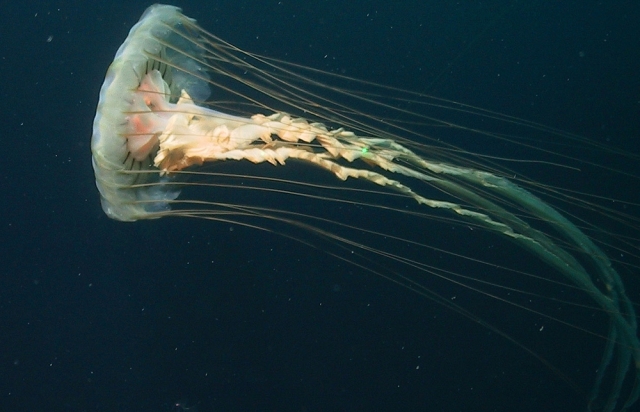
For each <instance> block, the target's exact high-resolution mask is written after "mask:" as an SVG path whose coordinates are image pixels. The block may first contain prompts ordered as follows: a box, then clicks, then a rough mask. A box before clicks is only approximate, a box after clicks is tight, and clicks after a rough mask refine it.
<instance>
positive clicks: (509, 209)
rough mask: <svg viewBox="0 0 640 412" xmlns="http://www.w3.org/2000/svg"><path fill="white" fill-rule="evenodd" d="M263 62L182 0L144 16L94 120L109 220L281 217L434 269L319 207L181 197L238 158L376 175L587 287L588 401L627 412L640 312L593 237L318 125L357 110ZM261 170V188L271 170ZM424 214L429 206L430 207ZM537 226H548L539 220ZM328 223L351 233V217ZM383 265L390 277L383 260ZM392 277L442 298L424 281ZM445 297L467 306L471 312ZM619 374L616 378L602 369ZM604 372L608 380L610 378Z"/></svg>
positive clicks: (482, 182)
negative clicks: (307, 89) (598, 320)
mask: <svg viewBox="0 0 640 412" xmlns="http://www.w3.org/2000/svg"><path fill="white" fill-rule="evenodd" d="M238 55H240V56H241V57H237V56H238ZM252 61H254V62H257V64H265V65H268V66H269V67H270V68H273V67H272V66H271V63H270V62H269V61H267V60H265V58H262V57H259V56H255V55H251V54H248V53H245V52H242V51H241V50H239V49H237V48H235V47H233V46H231V45H229V44H227V43H224V42H222V41H221V40H219V39H217V38H216V37H215V36H213V35H211V34H210V33H207V32H205V31H204V30H202V29H201V28H200V27H199V26H198V25H197V24H196V23H195V22H194V21H193V20H191V19H188V18H187V17H185V16H183V15H182V14H181V13H180V10H179V9H176V8H174V7H171V6H160V5H156V6H152V7H150V8H149V9H148V10H147V11H146V12H145V14H144V15H143V17H142V18H141V20H140V22H139V23H138V24H137V25H136V26H134V28H132V30H131V32H130V34H129V36H128V38H127V40H126V41H125V43H124V44H123V46H122V47H121V48H120V50H119V51H118V54H117V55H116V58H115V60H114V63H113V64H112V66H111V67H110V69H109V71H108V73H107V77H106V80H105V84H104V85H103V88H102V91H101V98H100V103H99V106H98V113H97V115H96V120H95V122H94V135H93V139H92V152H93V164H94V169H95V174H96V182H97V186H98V188H99V190H100V193H101V200H102V204H103V209H104V210H105V212H106V213H107V214H108V215H109V216H110V217H112V218H115V219H118V220H123V221H134V220H139V219H153V218H159V217H163V216H188V217H198V218H205V219H210V220H220V221H242V218H243V217H244V218H246V217H249V218H257V221H260V220H275V221H278V222H284V223H288V224H290V225H293V226H296V227H298V228H300V229H303V230H307V231H309V232H311V233H313V234H314V235H316V236H318V237H322V238H325V239H328V240H329V241H331V242H336V243H340V244H344V245H346V246H348V247H349V248H355V249H359V250H361V251H362V253H365V252H368V253H374V254H377V255H378V256H382V257H383V258H384V259H387V260H388V261H389V262H390V263H391V264H398V265H404V267H410V268H412V269H414V270H416V271H418V272H423V273H432V272H431V269H430V266H428V265H427V264H423V263H422V262H416V261H413V260H410V259H407V258H404V257H403V256H401V255H398V254H394V253H389V252H385V251H384V250H383V249H382V247H379V246H368V245H367V244H365V243H361V242H360V241H351V240H350V239H349V238H347V237H345V236H344V235H342V234H341V235H337V234H334V233H332V232H331V231H330V230H328V229H325V228H324V227H323V226H322V225H323V223H328V222H325V221H322V220H316V221H315V223H313V219H314V217H313V216H309V215H306V214H305V213H303V212H295V213H294V212H287V211H286V210H276V209H274V208H272V207H266V206H265V207H260V206H247V205H240V204H223V203H219V202H216V201H215V200H213V201H212V200H207V201H205V200H189V199H182V198H181V196H180V188H184V187H188V186H190V185H196V186H207V185H208V183H206V180H198V181H197V183H193V182H190V181H189V180H188V178H192V177H194V176H195V177H202V176H205V177H207V176H214V175H216V173H215V172H212V171H211V170H212V168H213V167H215V165H219V164H222V163H223V162H228V161H245V162H249V163H250V164H256V165H257V164H263V163H267V164H271V165H273V166H276V167H278V168H281V167H284V168H286V167H288V166H289V164H291V163H292V162H297V163H298V164H306V165H311V166H314V167H315V168H319V169H324V170H325V171H328V172H330V173H331V174H332V175H334V176H335V177H337V179H339V181H347V180H348V181H354V180H356V181H357V180H361V181H365V182H369V183H370V184H371V185H370V187H369V188H368V189H366V190H363V191H364V192H367V193H369V194H371V196H370V198H372V199H375V198H377V197H379V198H382V199H386V197H384V196H396V197H399V198H401V199H405V200H406V199H410V200H411V201H412V202H415V203H416V204H417V205H419V207H421V208H425V209H427V210H430V211H432V212H436V213H438V212H442V213H445V214H446V213H447V212H449V213H450V216H451V219H455V220H457V221H463V222H466V223H465V224H470V225H472V226H473V227H477V228H482V229H485V230H487V231H490V232H493V233H496V234H498V235H499V236H503V237H505V238H507V239H509V240H511V241H512V242H514V243H515V244H517V245H519V246H520V247H522V248H523V249H525V250H528V251H529V252H530V253H531V254H532V255H534V256H536V257H537V258H539V259H541V260H542V261H544V262H545V263H546V264H548V265H549V266H550V267H552V268H554V269H555V270H556V271H557V272H558V273H560V274H561V275H562V276H564V277H565V279H566V280H568V281H569V282H570V283H572V284H573V285H575V287H577V288H578V289H580V290H581V291H583V292H584V293H585V294H587V295H588V296H589V297H590V298H591V299H592V300H593V301H594V302H596V303H597V305H598V306H599V307H600V308H601V310H602V311H603V312H604V313H606V314H607V315H608V316H609V319H610V324H609V332H608V336H607V337H606V339H605V342H606V343H605V349H604V354H603V357H602V362H601V365H600V368H599V370H598V373H597V374H596V377H595V381H596V382H595V385H594V389H593V393H592V394H591V402H593V404H594V405H595V404H596V403H599V404H600V403H601V404H602V405H599V406H598V407H602V409H603V410H605V411H613V410H616V407H618V406H620V405H619V402H622V403H623V405H622V409H621V410H624V409H625V408H628V407H630V406H631V405H632V404H634V403H635V402H636V401H637V399H638V397H639V396H640V383H639V382H638V381H637V379H636V378H635V377H636V375H637V374H638V371H639V368H640V343H639V342H638V338H637V335H636V329H637V326H636V316H635V312H634V308H633V305H632V302H631V301H630V300H629V298H628V297H627V295H626V294H625V291H624V286H623V283H622V280H621V278H620V276H619V274H618V273H617V272H616V270H615V269H614V268H613V266H612V264H611V262H610V260H609V259H608V258H607V256H606V255H605V253H604V252H603V251H602V250H601V249H600V247H598V246H597V245H596V244H595V243H594V242H593V241H592V240H591V238H590V237H588V236H587V235H586V234H585V233H583V231H582V230H580V229H579V228H578V227H577V226H576V225H574V224H573V223H572V222H571V221H569V220H568V219H566V218H565V217H564V216H563V215H562V214H561V213H559V212H558V211H556V210H555V209H554V208H553V207H551V206H550V205H548V204H547V203H545V202H544V201H543V200H541V199H540V198H539V197H537V196H536V195H534V194H533V193H531V192H530V191H528V190H525V189H524V188H522V187H520V186H518V185H516V184H515V183H513V182H512V181H510V180H508V179H506V178H504V177H502V176H501V175H500V174H498V173H493V172H489V171H484V170H480V169H477V168H472V167H467V166H465V167H462V166H456V165H455V164H453V163H447V162H443V161H442V160H441V159H436V160H429V158H428V157H427V154H424V153H420V152H419V151H417V150H416V147H419V146H411V147H410V143H407V141H406V140H403V139H401V138H395V137H394V135H393V134H391V133H388V132H385V131H382V130H380V129H377V128H368V127H367V126H366V125H363V124H361V123H358V122H354V123H351V124H349V125H350V126H351V127H349V128H343V127H330V126H329V125H327V124H326V123H323V122H320V121H319V120H321V119H322V113H325V116H326V117H327V118H329V119H328V122H330V123H336V122H337V121H339V120H342V119H344V118H345V116H346V115H349V113H353V112H350V111H340V110H335V111H330V112H328V113H329V115H330V116H327V115H326V113H327V112H321V111H320V109H316V108H317V107H319V106H322V105H323V104H328V103H331V102H327V101H322V100H320V102H319V103H314V104H312V103H313V100H311V99H313V98H315V97H317V96H316V95H315V92H314V93H313V94H310V95H303V93H304V91H302V90H300V89H298V88H295V87H294V88H292V89H291V90H292V91H291V92H290V93H289V94H287V93H285V92H283V91H281V90H280V89H279V88H284V87H285V84H286V83H287V81H288V80H291V79H292V78H295V74H294V73H292V72H291V71H289V70H288V69H286V70H283V72H282V74H283V78H285V79H286V81H282V80H281V78H278V77H277V75H276V74H273V73H267V72H265V71H260V70H259V69H258V68H257V67H256V66H252ZM228 67H231V68H232V69H228ZM233 70H236V71H233ZM244 72H257V73H259V75H258V76H257V77H246V78H244V77H242V75H241V74H239V73H244ZM216 79H217V80H216ZM218 81H220V83H217V82H218ZM234 82H235V83H234ZM233 84H237V86H238V87H237V89H238V91H234V86H233ZM315 86H317V85H315ZM213 87H218V89H215V90H214V92H215V93H214V95H213V96H212V97H213V98H214V99H216V98H217V97H218V96H219V95H220V96H221V95H225V96H226V95H230V96H232V97H235V98H237V99H238V100H242V101H244V102H246V103H247V105H248V106H251V107H256V106H257V107H258V108H261V109H262V111H263V113H260V112H253V113H252V114H250V115H246V116H245V115H239V114H238V113H240V112H242V108H246V106H233V107H234V108H237V107H241V108H240V109H236V110H235V112H236V113H235V114H228V113H227V112H225V111H217V110H213V109H211V108H210V106H212V104H210V103H206V102H205V100H206V99H207V98H208V97H209V93H210V91H211V90H210V88H213ZM216 93H218V94H216ZM262 95H264V96H268V99H270V100H269V101H270V103H261V102H260V96H262ZM279 105H282V106H284V107H286V108H289V109H291V111H298V112H300V111H302V112H303V113H308V114H309V116H310V117H311V118H314V117H315V118H319V120H318V121H315V122H312V121H309V120H306V119H304V118H302V117H300V116H296V115H293V114H288V113H285V112H283V111H281V110H279V109H278V107H279ZM264 113H266V114H264ZM345 113H346V115H345ZM365 118H366V116H365ZM246 177H248V176H246ZM256 179H257V180H256V182H257V184H258V185H259V184H260V180H259V178H256ZM271 180H277V179H271ZM294 181H295V184H296V185H298V186H294V187H291V186H287V189H286V190H284V189H277V190H274V191H275V192H276V193H284V192H286V194H288V195H293V196H296V193H293V192H295V191H296V190H297V189H296V188H300V189H301V192H302V186H305V185H306V183H305V182H304V177H298V178H297V180H296V179H292V180H291V182H292V183H294ZM211 185H212V186H214V185H213V184H211ZM310 186H311V185H310ZM414 186H415V187H420V188H423V187H429V188H432V189H433V190H432V191H430V192H429V193H433V192H435V193H441V194H442V196H441V198H435V197H430V196H425V195H423V194H422V193H423V192H422V190H420V191H419V190H415V189H414ZM313 187H314V188H317V187H321V186H313ZM373 188H375V189H373ZM265 190H269V189H265ZM332 190H334V191H338V190H339V189H327V190H324V191H323V193H327V191H329V192H330V193H334V192H332ZM313 193H315V192H314V191H313V190H309V191H308V192H304V194H298V195H300V196H305V197H306V198H314V197H315V196H316V195H314V194H313ZM341 193H344V192H341ZM331 196H333V195H331ZM334 200H335V201H338V202H351V200H350V197H349V192H346V194H341V195H335V196H334ZM362 204H364V202H362ZM367 205H368V206H371V207H374V208H378V209H379V210H380V211H381V212H384V210H385V209H386V208H393V207H392V206H389V207H386V206H385V205H384V204H383V203H379V204H373V201H372V203H371V204H367ZM283 209H286V208H283ZM395 211H396V212H400V213H402V211H399V210H395ZM411 213H416V212H411ZM416 214H417V215H419V214H420V212H418V213H416ZM424 216H430V215H428V214H427V213H426V212H425V214H424ZM417 217H419V216H417ZM249 222H250V223H245V224H246V225H247V226H252V227H257V228H263V227H264V226H261V225H260V224H258V223H255V222H256V219H251V220H249ZM536 222H543V223H544V224H543V225H541V226H540V225H538V226H537V225H536V224H535V223H536ZM331 223H332V224H335V225H338V226H341V227H342V228H346V229H348V230H349V229H354V228H352V227H351V226H350V225H349V224H348V223H339V222H331ZM538 227H539V228H538ZM348 230H347V232H348ZM357 230H363V231H365V232H366V229H357ZM550 231H553V232H555V233H554V234H551V233H550ZM366 233H367V234H371V235H380V233H376V232H374V231H370V232H366ZM388 237H392V236H391V235H388ZM400 239H401V240H402V238H400ZM299 240H301V241H303V242H305V243H306V242H307V241H306V240H305V239H299ZM344 259H345V260H348V261H349V260H350V259H351V258H344ZM356 264H359V265H361V264H362V263H356ZM372 271H374V272H376V273H381V272H379V271H378V269H374V270H372ZM382 275H383V276H385V277H386V276H389V277H391V278H392V280H393V281H395V282H397V283H400V284H403V285H405V286H409V287H410V288H412V289H414V290H415V289H417V291H418V292H419V293H423V294H425V295H427V296H432V295H431V294H430V292H429V291H428V289H426V288H423V287H422V286H421V285H422V284H421V283H420V281H416V280H414V278H411V277H405V276H404V275H385V274H382ZM394 276H395V277H394ZM436 299H437V298H436ZM445 304H447V305H449V306H452V307H454V309H456V310H460V311H462V312H463V313H464V309H462V308H457V307H455V305H452V304H451V303H445ZM470 316H473V315H470ZM608 373H609V374H610V376H611V377H605V376H606V375H607V374H608ZM607 376H608V375H607ZM605 381H606V382H607V388H604V387H603V385H604V383H603V382H605ZM629 381H633V382H634V383H632V384H631V385H630V386H631V390H630V392H629V393H628V394H627V395H626V398H625V399H622V400H620V399H619V398H620V397H621V393H622V391H623V387H624V386H625V382H629ZM605 389H606V390H605ZM605 392H606V393H605ZM594 407H596V406H594ZM590 408H591V406H590Z"/></svg>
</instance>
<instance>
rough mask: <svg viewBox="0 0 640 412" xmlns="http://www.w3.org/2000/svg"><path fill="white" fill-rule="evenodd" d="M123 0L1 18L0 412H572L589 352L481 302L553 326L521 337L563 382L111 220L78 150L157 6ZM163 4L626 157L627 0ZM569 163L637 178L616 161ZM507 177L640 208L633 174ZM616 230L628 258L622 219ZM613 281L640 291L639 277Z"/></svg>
mask: <svg viewBox="0 0 640 412" xmlns="http://www.w3.org/2000/svg"><path fill="white" fill-rule="evenodd" d="M120 3H121V2H90V1H89V2H87V1H27V2H10V3H9V4H5V5H4V6H3V12H2V15H1V16H2V17H0V39H1V40H0V73H1V74H2V83H1V84H2V87H1V88H0V91H1V93H2V100H1V103H0V104H1V105H2V110H1V111H0V113H2V126H3V129H2V130H3V131H2V137H1V139H2V140H1V141H2V144H3V156H2V159H3V160H2V163H3V166H4V167H3V170H4V172H3V173H2V176H1V177H0V180H1V182H2V184H1V186H0V187H1V188H2V201H0V216H1V220H0V224H1V226H0V227H1V228H2V229H1V230H2V234H1V240H0V242H1V245H2V246H1V247H0V257H1V258H2V264H1V265H0V267H1V268H2V269H1V273H2V276H0V410H6V411H170V410H187V409H185V408H188V407H193V408H194V409H193V410H195V408H197V410H198V411H200V412H203V411H275V410H278V411H354V410H363V411H364V410H380V411H387V410H388V411H399V410H402V411H414V410H422V411H515V410H517V411H541V410H545V411H572V410H584V409H585V405H586V392H588V390H589V389H590V384H591V382H592V380H593V379H592V378H593V374H594V370H595V368H596V367H597V365H598V361H599V356H600V349H601V348H602V341H601V340H600V341H598V340H597V339H595V340H594V339H592V337H589V336H588V335H587V336H585V335H584V334H580V333H576V331H574V330H571V328H568V327H562V325H557V324H555V325H554V324H553V323H547V322H546V320H545V319H539V318H535V317H533V318H532V317H527V316H526V315H523V317H522V318H520V317H518V316H515V315H512V314H510V313H505V312H501V309H497V310H496V311H494V312H492V311H491V309H488V310H487V312H485V313H484V315H483V316H494V317H495V318H496V320H497V321H498V322H499V323H501V327H503V328H506V329H507V330H508V331H509V332H512V333H513V334H514V335H516V336H518V339H519V340H523V339H527V338H526V337H527V336H529V333H528V332H527V330H528V329H534V330H538V329H539V327H540V326H542V325H546V326H547V329H546V330H547V331H548V332H547V333H548V334H549V335H547V338H546V340H544V341H543V342H542V343H540V342H531V344H532V346H533V347H534V348H535V349H536V353H538V354H540V356H543V357H544V358H545V359H547V360H548V361H549V363H550V364H551V365H553V366H554V367H556V368H558V369H559V370H561V371H562V373H564V374H566V375H567V377H568V378H569V379H570V380H571V381H572V382H575V383H576V385H577V386H578V387H579V388H580V389H577V390H576V389H574V388H572V386H571V385H569V384H567V382H566V381H565V380H564V379H563V378H562V376H561V375H560V374H558V373H556V372H554V371H553V370H552V369H550V368H549V367H547V366H545V365H544V364H543V363H542V362H540V361H539V360H538V359H536V358H535V357H534V356H530V355H528V354H527V353H526V352H525V351H523V350H522V349H521V348H519V347H518V346H517V345H514V344H512V343H511V342H509V341H508V340H506V339H504V338H501V337H499V336H496V334H495V333H493V332H492V331H490V330H487V329H486V328H484V327H482V326H480V325H477V324H475V323H473V322H471V321H469V320H468V319H466V318H464V317H462V316H459V315H456V314H453V313H451V311H449V310H447V309H445V308H443V307H441V306H440V305H437V304H435V303H433V302H431V301H429V300H428V299H425V298H423V297H421V296H418V295H416V294H413V293H411V292H409V291H407V290H406V289H403V288H400V287H398V286H397V285H394V284H391V283H389V282H387V281H385V280H383V279H380V278H377V277H375V276H373V275H371V274H370V273H367V272H362V271H359V270H358V269H357V268H353V267H349V266H348V265H346V264H345V263H343V262H340V261H333V260H332V259H330V258H327V257H326V256H325V255H323V254H322V253H321V252H319V251H313V250H311V251H310V250H309V249H308V248H304V247H302V246H300V245H297V244H296V243H294V242H291V241H287V240H286V239H283V238H281V237H278V236H272V235H269V234H266V233H256V232H255V231H250V230H248V229H243V228H233V229H234V230H230V229H231V228H230V227H229V225H224V224H215V223H203V222H198V221H188V220H180V219H167V220H160V221H150V222H138V223H135V224H125V223H119V222H114V221H111V220H109V219H108V218H107V217H106V216H104V214H103V213H102V210H101V208H100V204H99V197H98V193H97V190H96V189H95V186H94V177H93V170H92V168H91V157H90V150H89V142H90V136H91V124H92V120H93V116H94V113H95V107H96V103H97V99H98V91H99V88H100V86H101V84H102V80H103V77H104V73H105V71H106V68H107V67H108V65H109V63H110V62H111V60H112V58H113V55H114V53H115V51H116V49H117V48H118V46H119V45H120V44H121V43H122V41H123V39H124V38H125V37H126V35H127V33H128V31H129V29H130V27H131V26H132V25H133V24H134V23H135V22H136V21H137V19H138V18H139V16H140V14H141V13H142V12H143V10H144V9H145V8H146V7H147V6H148V5H149V4H148V3H146V2H140V1H129V2H127V3H126V4H120ZM122 3H124V2H122ZM441 3H444V4H441ZM175 4H176V5H179V6H181V7H182V8H183V9H184V12H185V14H187V15H189V16H192V17H194V18H196V19H197V20H198V21H199V22H200V23H201V25H202V26H203V27H205V28H207V29H208V30H210V31H211V32H213V33H215V34H217V35H218V36H220V37H222V38H223V39H225V40H228V41H229V42H231V43H232V44H236V45H238V46H240V47H242V48H244V49H247V50H251V51H254V52H257V53H260V54H264V55H268V56H272V57H276V58H281V59H285V60H289V61H294V62H297V63H300V64H304V65H308V66H312V67H317V68H320V69H323V70H330V71H335V72H342V73H345V74H347V75H350V76H354V77H358V78H364V79H367V80H370V81H372V82H378V83H386V84H390V85H393V86H397V87H401V88H405V89H410V90H416V91H420V92H422V93H427V94H432V95H436V96H440V97H443V98H446V99H450V100H455V101H460V102H463V103H466V104H469V105H473V106H479V107H483V108H487V109H489V110H492V111H496V112H501V113H506V114H509V115H512V116H515V117H518V118H524V119H527V120H531V121H535V122H540V123H544V124H545V125H549V126H551V127H554V128H558V129H562V130H565V131H567V132H570V133H575V134H576V135H580V136H583V137H586V138H588V139H591V140H592V141H595V142H599V143H606V144H608V145H610V146H611V147H615V148H617V149H620V150H621V151H623V152H626V153H635V154H636V155H637V154H638V153H639V152H640V147H639V143H638V137H639V136H640V122H639V121H638V119H639V118H640V116H639V114H638V111H639V109H640V104H639V102H640V97H639V96H640V94H639V91H640V78H639V77H638V73H639V72H640V55H639V54H638V50H640V29H638V25H637V22H638V21H639V20H640V4H638V3H637V2H612V3H611V4H609V3H608V2H599V1H581V2H558V4H555V3H548V2H536V1H528V2H525V1H489V2H471V1H469V2H466V1H463V2H436V1H403V2H382V1H368V2H364V1H351V2H345V1H334V0H326V1H304V2H294V1H276V0H265V1H256V0H253V1H249V0H236V1H230V0H224V1H181V2H176V3H175ZM483 142H486V140H484V141H483ZM455 144H457V145H460V146H463V147H465V148H467V149H468V150H471V151H480V152H483V153H489V154H495V155H497V156H502V157H508V156H509V155H510V153H504V151H505V149H504V148H502V147H501V146H500V145H499V144H496V147H486V145H485V143H480V142H478V141H474V140H466V141H457V142H455ZM478 146H481V147H478ZM518 155H520V154H518ZM536 156H539V154H536ZM576 156H577V157H580V156H584V157H585V158H587V159H593V160H594V161H595V160H598V161H601V160H602V159H603V157H601V156H604V159H605V160H604V161H603V162H605V163H606V164H608V165H610V166H611V167H612V168H616V169H624V170H626V171H628V172H629V173H631V174H635V175H636V176H637V175H638V170H637V168H635V167H637V166H636V163H637V162H635V161H633V160H631V161H629V160H628V158H626V159H622V158H620V159H619V157H618V156H612V155H610V154H607V153H602V154H600V153H598V152H595V153H594V152H588V153H584V154H581V153H576ZM524 157H526V156H524ZM618 161H619V162H620V163H619V164H618V163H617V162H618ZM517 167H518V170H522V172H523V173H528V174H530V175H532V176H534V177H536V178H539V179H541V180H545V181H546V182H547V183H551V184H555V185H557V186H565V185H568V186H570V187H571V188H572V189H574V190H578V191H588V192H590V193H596V194H598V195H602V196H607V197H611V198H617V199H618V198H621V199H626V200H627V201H629V202H636V204H637V203H638V202H640V199H639V196H638V180H637V179H635V178H633V177H632V176H629V175H627V176H625V175H621V174H619V173H613V172H607V171H602V170H599V171H596V172H593V171H592V172H591V173H589V174H585V175H584V176H585V177H576V176H582V175H575V174H572V175H570V176H569V175H565V173H564V172H559V171H558V169H553V168H551V169H545V170H543V171H540V170H538V169H536V168H535V165H534V166H518V165H517ZM634 168H635V170H634ZM608 206H611V207H612V208H617V207H618V204H616V203H608ZM616 210H620V209H616ZM624 210H628V212H629V213H632V214H633V213H634V211H636V212H637V208H633V207H631V206H629V207H628V209H624ZM631 217H632V218H637V216H634V215H632V216H631ZM371 218H375V216H374V217H371ZM592 223H594V224H596V225H597V224H599V222H592ZM603 224H605V223H603ZM616 230H617V228H616ZM625 235H628V236H630V240H629V243H630V245H633V246H635V247H637V246H638V241H637V233H635V230H633V228H631V229H629V233H625ZM634 236H635V237H634ZM616 258H620V259H624V257H620V256H616ZM505 259H507V257H505ZM517 259H518V257H517V256H516V257H515V260H517ZM540 270H544V268H543V269H540ZM623 275H624V276H626V277H627V278H628V279H630V283H629V288H628V293H629V295H630V297H631V299H632V300H634V301H636V302H638V301H640V289H638V282H637V281H635V282H634V279H633V276H634V275H635V276H637V273H635V274H634V273H633V271H632V270H628V269H627V270H625V271H624V273H623ZM439 292H440V293H442V294H444V295H447V296H451V295H454V294H456V293H460V292H459V291H455V290H452V291H450V290H447V289H446V287H445V289H441V290H440V291H439ZM470 306H471V307H473V303H470ZM596 318H598V319H599V320H600V321H602V320H603V319H601V318H600V317H598V315H596ZM490 320H491V319H490ZM536 322H538V323H536ZM518 328H522V331H519V330H518ZM553 342H558V343H562V344H559V345H558V348H557V350H555V349H556V348H555V347H554V345H553V344H552V343H553ZM521 343H524V344H527V343H530V342H527V341H525V342H521ZM178 404H179V405H178ZM181 408H182V409H181Z"/></svg>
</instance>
